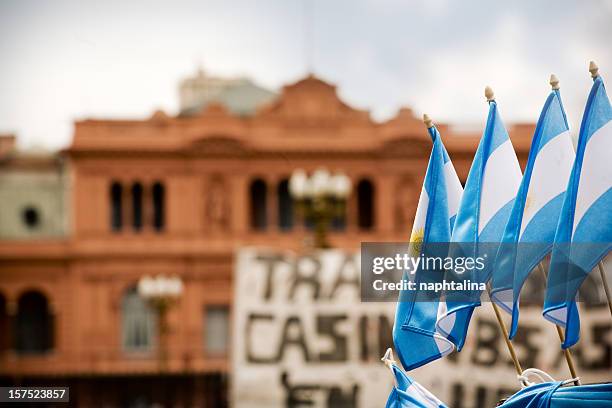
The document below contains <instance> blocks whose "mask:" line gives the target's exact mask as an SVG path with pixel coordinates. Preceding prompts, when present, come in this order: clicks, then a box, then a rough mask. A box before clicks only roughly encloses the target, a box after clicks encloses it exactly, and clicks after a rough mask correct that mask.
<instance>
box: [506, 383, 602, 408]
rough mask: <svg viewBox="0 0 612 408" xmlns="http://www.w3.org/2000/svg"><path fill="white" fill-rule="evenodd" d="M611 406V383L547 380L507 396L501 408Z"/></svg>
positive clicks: (589, 407)
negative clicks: (575, 383) (568, 383)
mask: <svg viewBox="0 0 612 408" xmlns="http://www.w3.org/2000/svg"><path fill="white" fill-rule="evenodd" d="M610 406H612V384H610V383H604V384H589V385H581V386H578V387H573V386H570V387H563V382H547V383H541V384H536V385H532V386H531V387H527V388H524V389H522V390H520V391H519V392H517V393H516V394H514V395H513V396H511V397H510V398H508V399H507V400H506V401H505V402H504V403H503V404H502V405H500V407H503V408H573V407H584V408H596V407H597V408H599V407H610Z"/></svg>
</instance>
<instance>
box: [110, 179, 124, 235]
mask: <svg viewBox="0 0 612 408" xmlns="http://www.w3.org/2000/svg"><path fill="white" fill-rule="evenodd" d="M122 195H123V188H122V187H121V184H119V183H117V182H114V183H113V184H112V185H111V189H110V196H111V228H112V230H113V231H119V230H121V227H122V226H123V206H122Z"/></svg>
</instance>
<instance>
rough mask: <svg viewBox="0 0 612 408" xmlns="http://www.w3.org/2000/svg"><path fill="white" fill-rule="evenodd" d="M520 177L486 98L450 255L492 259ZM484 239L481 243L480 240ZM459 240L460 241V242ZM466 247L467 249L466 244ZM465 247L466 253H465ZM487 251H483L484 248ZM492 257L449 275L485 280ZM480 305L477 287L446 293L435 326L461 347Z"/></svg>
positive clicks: (507, 140) (505, 136) (494, 108)
mask: <svg viewBox="0 0 612 408" xmlns="http://www.w3.org/2000/svg"><path fill="white" fill-rule="evenodd" d="M520 181H521V169H520V166H519V163H518V160H517V158H516V154H515V152H514V148H513V147H512V143H511V142H510V138H509V136H508V132H507V131H506V128H505V127H504V124H503V122H502V120H501V118H500V116H499V114H498V112H497V103H496V102H495V101H491V102H490V104H489V115H488V117H487V125H486V127H485V131H484V134H483V137H482V139H481V140H480V144H479V145H478V149H477V150H476V155H475V156H474V161H473V162H472V167H471V168H470V172H469V175H468V179H467V182H466V185H465V190H464V192H463V196H462V198H461V203H460V205H459V211H458V213H457V218H456V221H455V228H454V230H453V234H452V237H451V242H452V245H453V246H454V247H453V248H451V251H452V256H460V255H459V254H458V253H457V251H459V252H461V255H463V256H471V257H479V256H481V257H488V259H491V260H493V259H494V256H495V252H493V251H492V250H493V249H495V251H496V249H497V247H496V246H495V243H497V244H498V243H499V242H500V241H501V238H502V234H503V231H504V227H505V225H506V223H507V222H508V217H509V216H510V210H511V209H512V204H513V202H514V198H515V196H516V192H517V190H518V187H519V184H520ZM482 243H486V245H482V246H481V245H480V244H482ZM462 244H465V245H463V246H462ZM466 248H467V249H466ZM465 251H467V252H469V253H465ZM487 252H488V253H487ZM492 263H493V262H486V263H485V265H487V264H488V265H489V266H488V267H485V269H483V270H481V271H477V270H472V271H466V272H465V273H463V274H456V273H454V272H453V271H450V272H449V273H447V276H446V279H447V280H449V281H458V282H463V281H465V280H467V279H469V280H470V281H471V282H473V283H485V282H487V281H488V279H489V277H490V274H491V269H492V268H491V267H490V266H491V265H490V264H492ZM479 305H480V299H479V293H470V294H468V293H465V292H463V293H462V292H459V291H453V292H447V293H446V307H447V310H446V311H445V312H444V313H441V314H440V316H439V317H438V321H437V323H436V327H437V329H438V331H439V332H441V333H443V334H444V335H445V336H446V337H447V338H448V339H450V340H451V341H452V342H453V343H455V345H456V346H457V349H458V350H461V348H462V347H463V345H464V343H465V337H466V335H467V329H468V326H469V322H470V319H471V316H472V313H473V311H474V309H475V308H476V307H477V306H479Z"/></svg>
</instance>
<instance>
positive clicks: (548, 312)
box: [544, 76, 612, 349]
mask: <svg viewBox="0 0 612 408" xmlns="http://www.w3.org/2000/svg"><path fill="white" fill-rule="evenodd" d="M611 153H612V107H611V106H610V100H609V99H608V95H607V94H606V89H605V87H604V83H603V80H602V79H601V77H600V76H597V77H595V79H594V83H593V87H592V88H591V92H590V94H589V98H588V100H587V103H586V107H585V110H584V115H583V117H582V123H581V125H580V135H579V136H578V146H577V148H576V160H575V161H574V165H573V167H572V172H571V175H570V179H569V182H568V185H567V190H566V194H565V198H564V200H563V206H562V208H561V216H560V217H559V224H558V225H557V231H556V233H555V243H554V246H553V250H552V256H551V262H550V272H549V274H548V282H547V287H546V297H545V301H544V317H545V318H546V319H548V320H550V321H551V322H553V323H555V324H558V325H560V326H563V327H565V341H564V343H563V345H562V347H563V348H564V349H565V348H568V347H571V346H573V345H574V344H576V343H577V342H578V339H579V338H580V317H579V316H578V308H577V306H576V302H575V297H576V294H577V293H578V289H579V288H580V286H581V285H582V282H583V281H584V279H585V278H586V276H587V275H588V274H589V272H590V271H591V270H592V269H593V267H594V266H595V265H596V264H597V263H598V262H599V261H600V260H601V259H602V258H603V257H604V256H605V255H606V254H607V253H608V252H609V251H610V249H611V248H612V222H611V221H610V220H611V214H612V166H611V165H610V157H612V156H611Z"/></svg>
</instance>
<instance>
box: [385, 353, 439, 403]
mask: <svg viewBox="0 0 612 408" xmlns="http://www.w3.org/2000/svg"><path fill="white" fill-rule="evenodd" d="M390 368H391V371H392V373H393V376H394V377H395V384H396V386H395V387H394V388H393V390H392V391H391V394H390V395H389V398H388V399H387V404H386V405H385V408H446V405H444V403H442V401H440V400H439V399H438V398H436V396H435V395H433V394H432V393H431V392H429V391H428V390H427V388H425V387H423V386H422V385H421V384H419V383H418V382H416V381H414V380H413V379H412V378H410V377H408V376H407V375H406V374H405V373H404V372H403V371H402V369H401V368H399V367H398V366H396V365H395V364H391V366H390Z"/></svg>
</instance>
